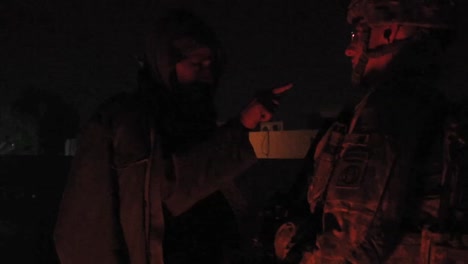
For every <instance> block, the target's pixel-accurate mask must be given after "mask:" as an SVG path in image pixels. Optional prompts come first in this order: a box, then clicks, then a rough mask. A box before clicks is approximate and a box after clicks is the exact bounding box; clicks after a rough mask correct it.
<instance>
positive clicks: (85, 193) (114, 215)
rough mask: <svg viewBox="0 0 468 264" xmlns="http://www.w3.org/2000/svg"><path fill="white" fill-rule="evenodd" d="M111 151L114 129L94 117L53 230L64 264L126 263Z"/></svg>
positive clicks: (81, 143) (78, 152) (71, 173)
mask: <svg viewBox="0 0 468 264" xmlns="http://www.w3.org/2000/svg"><path fill="white" fill-rule="evenodd" d="M111 152H112V138H111V133H110V132H109V129H108V128H107V126H106V125H105V124H104V121H103V117H102V115H96V116H95V117H94V118H93V119H92V120H91V121H90V122H89V123H88V124H87V126H86V127H85V128H84V129H83V130H82V133H81V135H80V144H79V149H78V150H77V153H76V155H75V157H74V159H73V161H72V167H71V170H70V173H69V178H68V182H67V185H66V187H65V190H64V193H63V197H62V201H61V204H60V209H59V214H58V218H57V222H56V226H55V230H54V240H55V246H56V250H57V254H58V257H59V259H60V262H61V263H62V264H74V263H76V264H82V263H89V264H93V263H99V264H104V263H109V264H111V263H112V264H115V263H126V262H127V261H126V252H125V249H124V248H125V247H124V246H123V245H122V239H121V230H120V227H119V224H118V222H117V221H118V206H117V197H118V196H117V192H118V191H117V187H116V186H117V183H116V182H115V181H116V179H115V177H114V173H115V172H114V171H113V170H112V167H111Z"/></svg>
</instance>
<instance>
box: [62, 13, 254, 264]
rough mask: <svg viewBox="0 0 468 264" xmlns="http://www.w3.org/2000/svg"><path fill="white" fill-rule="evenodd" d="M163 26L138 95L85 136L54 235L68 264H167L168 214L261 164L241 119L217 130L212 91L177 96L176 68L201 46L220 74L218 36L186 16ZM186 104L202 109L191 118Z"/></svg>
mask: <svg viewBox="0 0 468 264" xmlns="http://www.w3.org/2000/svg"><path fill="white" fill-rule="evenodd" d="M155 28H156V30H154V31H153V32H151V33H150V34H149V35H150V37H149V38H148V46H147V47H148V48H147V51H146V59H145V66H144V67H143V69H142V71H141V74H140V89H139V91H138V92H136V93H133V94H125V95H120V96H116V97H114V98H112V99H111V100H110V101H109V102H107V103H104V104H103V105H102V106H101V107H100V108H99V109H98V111H97V112H96V114H95V115H94V116H93V117H92V119H91V120H90V121H89V122H88V123H87V125H86V126H85V127H84V129H83V130H82V133H81V135H80V138H79V148H78V151H77V153H76V155H75V157H74V160H73V164H72V168H71V171H70V174H69V179H68V183H67V186H66V188H65V191H64V194H63V199H62V202H61V206H60V211H59V215H58V219H57V223H56V227H55V232H54V239H55V245H56V249H57V253H58V256H59V259H60V261H61V263H63V264H69V263H80V264H82V263H87V264H88V263H89V264H92V263H99V264H105V263H112V264H116V263H134V264H146V263H158V264H159V263H164V258H163V243H162V242H163V237H164V211H165V210H163V208H167V211H168V212H170V214H171V215H173V216H177V215H180V214H181V213H183V212H185V211H187V210H188V209H190V208H191V207H192V206H193V205H194V204H195V203H197V202H198V201H200V200H202V199H203V198H205V197H207V196H208V195H210V194H212V193H213V192H215V191H216V190H218V189H219V187H220V186H221V185H222V184H223V183H224V182H226V181H228V180H231V179H232V178H233V177H235V176H237V175H239V174H240V173H241V172H242V171H244V170H245V169H247V168H248V167H250V166H251V165H252V164H253V163H254V162H255V154H254V152H253V149H252V147H251V145H250V142H249V139H248V131H247V130H246V129H245V128H244V127H243V126H242V125H241V124H240V122H239V121H238V119H233V120H231V121H229V122H227V124H226V125H224V126H221V127H216V125H215V115H214V110H213V109H214V107H213V105H212V93H213V92H214V89H213V88H210V89H206V90H204V91H205V93H202V95H200V94H192V95H188V96H186V95H183V94H182V93H180V91H178V90H177V89H179V87H178V85H177V83H176V82H175V79H174V69H175V63H176V62H177V61H178V60H180V59H181V58H183V56H184V53H185V52H188V51H190V49H193V48H196V47H198V46H199V45H201V46H208V47H209V48H211V49H212V50H213V51H215V61H214V65H215V67H214V75H215V77H219V74H220V68H221V64H220V62H221V61H222V58H221V56H219V54H221V53H218V51H219V46H218V43H217V41H216V38H215V37H214V34H213V33H212V32H211V31H210V30H209V28H207V27H206V26H205V25H203V24H202V23H201V22H200V21H199V20H197V19H196V18H194V17H192V16H190V15H188V14H184V13H176V14H175V15H171V16H168V18H165V19H163V20H160V21H159V23H158V24H157V26H156V27H155ZM207 91H209V92H207ZM179 96H182V97H184V96H186V97H185V98H182V99H180V98H179ZM208 99H211V100H208ZM197 100H198V101H197ZM187 102H189V103H190V104H189V105H191V106H193V107H197V105H198V106H199V105H201V104H204V105H203V106H202V107H200V108H198V109H197V110H196V111H193V112H197V113H198V115H194V114H193V113H191V114H192V115H189V114H188V113H187V112H189V113H190V111H187V110H188V109H189V108H187V107H186V108H184V105H186V104H185V103H187ZM194 102H195V103H194ZM187 116H188V117H187ZM191 120H197V123H190V122H191ZM182 250H183V249H182Z"/></svg>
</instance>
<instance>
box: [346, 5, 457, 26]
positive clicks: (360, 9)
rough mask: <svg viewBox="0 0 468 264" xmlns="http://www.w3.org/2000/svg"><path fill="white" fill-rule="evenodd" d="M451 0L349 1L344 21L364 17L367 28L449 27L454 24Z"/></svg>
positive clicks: (352, 20)
mask: <svg viewBox="0 0 468 264" xmlns="http://www.w3.org/2000/svg"><path fill="white" fill-rule="evenodd" d="M454 7H455V3H454V1H453V0H351V2H350V4H349V5H348V15H347V21H348V23H350V24H352V23H353V22H354V21H355V19H356V18H358V17H361V18H363V19H365V20H366V22H367V23H368V25H369V26H370V27H373V26H379V25H389V24H395V23H397V24H400V25H411V26H416V27H423V28H449V27H451V26H452V25H453V24H454V21H453V19H454V17H455V16H454V15H453V11H454Z"/></svg>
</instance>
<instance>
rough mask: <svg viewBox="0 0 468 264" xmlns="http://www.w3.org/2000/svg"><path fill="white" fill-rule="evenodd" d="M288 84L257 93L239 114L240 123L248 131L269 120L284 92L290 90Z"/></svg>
mask: <svg viewBox="0 0 468 264" xmlns="http://www.w3.org/2000/svg"><path fill="white" fill-rule="evenodd" d="M292 86H293V85H292V84H288V85H285V86H282V87H279V88H275V89H272V90H266V91H261V92H258V93H257V95H256V96H255V98H254V100H252V102H250V103H249V104H248V105H247V107H246V108H245V109H244V110H243V111H242V112H241V116H240V121H241V123H242V125H244V126H245V127H246V128H248V129H254V128H255V127H257V125H258V124H259V123H260V122H266V121H269V120H271V118H272V116H273V113H274V112H275V110H276V108H278V105H279V100H280V98H281V96H282V95H283V93H284V92H286V91H288V90H289V89H291V88H292Z"/></svg>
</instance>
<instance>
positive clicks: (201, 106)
mask: <svg viewBox="0 0 468 264" xmlns="http://www.w3.org/2000/svg"><path fill="white" fill-rule="evenodd" d="M213 93H214V86H213V85H209V84H205V83H193V84H187V85H181V84H179V85H177V86H176V87H175V88H174V90H173V91H171V97H172V100H171V101H172V102H171V103H172V106H171V108H172V115H171V116H170V118H169V120H168V121H169V122H168V123H167V126H168V128H169V130H167V134H166V137H167V138H168V139H169V142H170V145H171V149H173V150H181V149H185V148H187V147H190V146H191V145H193V144H196V143H199V142H201V141H203V140H205V139H207V138H208V137H209V136H210V135H211V134H212V133H213V132H214V130H215V128H216V109H215V104H214V98H213Z"/></svg>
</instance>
